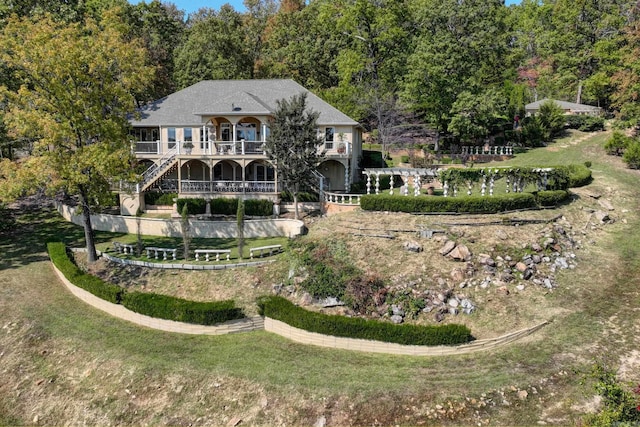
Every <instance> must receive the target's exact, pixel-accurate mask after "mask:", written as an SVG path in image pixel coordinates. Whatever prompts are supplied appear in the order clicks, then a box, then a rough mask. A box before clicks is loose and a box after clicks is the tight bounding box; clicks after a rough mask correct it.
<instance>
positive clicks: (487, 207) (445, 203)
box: [360, 193, 537, 213]
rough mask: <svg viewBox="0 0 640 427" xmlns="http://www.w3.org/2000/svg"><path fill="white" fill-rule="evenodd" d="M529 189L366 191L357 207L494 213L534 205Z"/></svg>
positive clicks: (412, 211)
mask: <svg viewBox="0 0 640 427" xmlns="http://www.w3.org/2000/svg"><path fill="white" fill-rule="evenodd" d="M536 206H537V204H536V198H535V196H534V195H533V194H531V193H510V194H505V195H503V196H493V197H487V196H468V197H444V196H429V197H407V196H400V195H387V194H377V195H373V194H367V195H363V196H362V197H361V198H360V207H361V208H362V209H363V210H366V211H390V212H408V213H417V212H461V213H462V212H464V213H495V212H505V211H512V210H518V209H530V208H533V207H536Z"/></svg>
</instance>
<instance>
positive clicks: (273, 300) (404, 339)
mask: <svg viewBox="0 0 640 427" xmlns="http://www.w3.org/2000/svg"><path fill="white" fill-rule="evenodd" d="M258 307H259V309H260V314H261V315H264V316H267V317H270V318H272V319H275V320H279V321H281V322H284V323H286V324H288V325H290V326H293V327H294V328H298V329H304V330H306V331H309V332H316V333H319V334H323V335H332V336H337V337H347V338H359V339H367V340H375V341H384V342H391V343H396V344H405V345H456V344H463V343H467V342H470V341H472V340H473V339H474V338H473V336H472V335H471V331H470V330H469V328H467V327H466V326H463V325H456V324H450V325H439V326H420V325H409V324H401V325H396V324H393V323H388V322H378V321H375V320H366V319H362V318H359V317H345V316H334V315H327V314H322V313H317V312H312V311H307V310H305V309H303V308H301V307H298V306H296V305H294V304H293V303H292V302H291V301H289V300H287V299H286V298H283V297H279V296H267V297H262V298H260V299H259V300H258Z"/></svg>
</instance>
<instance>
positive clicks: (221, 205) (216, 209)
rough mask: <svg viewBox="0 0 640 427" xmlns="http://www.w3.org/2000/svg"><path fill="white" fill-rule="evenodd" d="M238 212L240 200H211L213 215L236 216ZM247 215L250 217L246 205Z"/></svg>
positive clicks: (225, 198)
mask: <svg viewBox="0 0 640 427" xmlns="http://www.w3.org/2000/svg"><path fill="white" fill-rule="evenodd" d="M237 212H238V199H235V198H228V197H220V198H215V199H211V214H212V215H233V216H235V215H236V213H237ZM245 213H246V214H247V215H248V213H247V211H246V205H245Z"/></svg>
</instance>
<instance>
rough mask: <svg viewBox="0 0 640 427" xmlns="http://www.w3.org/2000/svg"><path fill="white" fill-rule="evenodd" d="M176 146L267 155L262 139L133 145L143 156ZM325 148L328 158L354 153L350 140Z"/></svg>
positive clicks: (214, 153)
mask: <svg viewBox="0 0 640 427" xmlns="http://www.w3.org/2000/svg"><path fill="white" fill-rule="evenodd" d="M174 148H176V150H177V155H179V156H197V157H202V156H211V157H218V156H260V157H266V156H267V153H266V151H265V145H264V142H262V141H245V140H240V141H207V142H182V141H176V142H167V141H135V142H133V146H132V149H133V152H134V154H135V155H136V156H137V157H141V158H156V157H157V156H162V155H163V154H164V153H166V152H167V151H169V150H172V149H174ZM323 150H324V151H325V155H326V157H327V158H349V157H351V155H352V144H351V143H349V142H340V143H333V144H325V145H322V146H320V147H319V151H323Z"/></svg>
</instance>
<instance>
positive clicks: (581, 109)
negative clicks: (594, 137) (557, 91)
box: [524, 98, 602, 117]
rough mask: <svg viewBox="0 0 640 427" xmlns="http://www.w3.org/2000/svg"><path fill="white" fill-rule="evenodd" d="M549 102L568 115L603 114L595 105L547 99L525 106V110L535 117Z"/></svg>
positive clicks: (528, 114)
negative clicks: (542, 106)
mask: <svg viewBox="0 0 640 427" xmlns="http://www.w3.org/2000/svg"><path fill="white" fill-rule="evenodd" d="M547 101H553V102H555V103H556V104H557V105H558V106H559V107H560V108H561V109H562V111H564V114H566V115H569V114H571V115H587V116H599V115H600V114H602V108H600V107H594V106H593V105H586V104H576V103H575V102H566V101H557V100H555V99H548V98H545V99H543V100H541V101H536V102H532V103H530V104H527V105H525V106H524V110H525V112H526V114H527V117H528V116H535V115H536V114H537V113H538V111H539V110H540V106H541V105H542V104H544V103H545V102H547Z"/></svg>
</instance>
